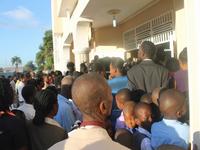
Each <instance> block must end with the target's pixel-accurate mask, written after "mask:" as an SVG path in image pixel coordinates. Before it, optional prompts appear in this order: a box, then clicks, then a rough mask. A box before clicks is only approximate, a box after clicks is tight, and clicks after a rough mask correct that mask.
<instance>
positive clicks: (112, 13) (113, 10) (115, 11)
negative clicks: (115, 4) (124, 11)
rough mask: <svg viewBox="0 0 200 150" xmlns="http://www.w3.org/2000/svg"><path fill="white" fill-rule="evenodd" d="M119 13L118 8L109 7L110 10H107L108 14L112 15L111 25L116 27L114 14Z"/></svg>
mask: <svg viewBox="0 0 200 150" xmlns="http://www.w3.org/2000/svg"><path fill="white" fill-rule="evenodd" d="M119 13H120V10H119V9H111V10H109V11H108V14H109V15H112V16H113V19H112V25H113V27H117V20H116V15H117V14H119Z"/></svg>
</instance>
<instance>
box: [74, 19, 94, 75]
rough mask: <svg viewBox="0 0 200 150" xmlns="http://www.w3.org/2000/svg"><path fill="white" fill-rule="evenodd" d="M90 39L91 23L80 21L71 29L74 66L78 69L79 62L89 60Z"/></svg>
mask: <svg viewBox="0 0 200 150" xmlns="http://www.w3.org/2000/svg"><path fill="white" fill-rule="evenodd" d="M90 39H91V23H90V22H88V21H80V22H78V24H77V27H76V29H75V30H74V31H73V41H74V50H73V52H74V55H75V67H76V70H77V71H80V63H82V62H87V63H88V62H89V52H90V49H89V41H90Z"/></svg>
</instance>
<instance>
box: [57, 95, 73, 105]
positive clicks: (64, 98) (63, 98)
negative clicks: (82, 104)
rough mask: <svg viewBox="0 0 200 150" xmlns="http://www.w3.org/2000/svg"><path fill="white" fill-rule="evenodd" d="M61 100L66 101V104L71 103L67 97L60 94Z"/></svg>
mask: <svg viewBox="0 0 200 150" xmlns="http://www.w3.org/2000/svg"><path fill="white" fill-rule="evenodd" d="M59 99H62V100H64V101H65V102H66V103H70V100H69V99H67V98H66V97H64V96H62V95H61V94H58V100H59Z"/></svg>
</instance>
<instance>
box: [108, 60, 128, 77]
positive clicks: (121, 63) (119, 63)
mask: <svg viewBox="0 0 200 150" xmlns="http://www.w3.org/2000/svg"><path fill="white" fill-rule="evenodd" d="M110 64H111V65H112V66H113V68H116V69H118V70H119V72H120V73H121V74H122V75H126V70H125V67H124V60H123V59H122V58H120V57H112V58H111V62H110Z"/></svg>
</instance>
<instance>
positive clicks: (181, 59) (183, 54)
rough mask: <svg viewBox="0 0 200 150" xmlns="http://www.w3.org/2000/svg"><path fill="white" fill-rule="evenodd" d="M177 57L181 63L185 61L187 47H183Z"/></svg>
mask: <svg viewBox="0 0 200 150" xmlns="http://www.w3.org/2000/svg"><path fill="white" fill-rule="evenodd" d="M179 59H180V61H181V62H182V63H187V47H185V48H184V49H183V50H182V51H181V53H180V54H179Z"/></svg>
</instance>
